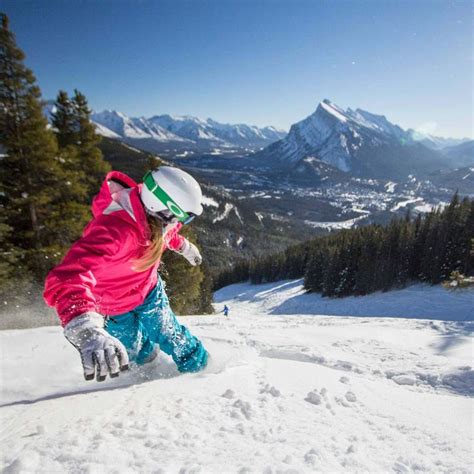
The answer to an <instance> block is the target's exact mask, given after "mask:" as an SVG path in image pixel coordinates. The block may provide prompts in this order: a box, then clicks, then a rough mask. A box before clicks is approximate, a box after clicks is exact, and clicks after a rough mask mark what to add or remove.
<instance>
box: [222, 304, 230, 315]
mask: <svg viewBox="0 0 474 474" xmlns="http://www.w3.org/2000/svg"><path fill="white" fill-rule="evenodd" d="M222 312H223V313H224V316H226V317H227V316H229V307H228V306H227V305H226V304H225V305H224V309H223V310H222Z"/></svg>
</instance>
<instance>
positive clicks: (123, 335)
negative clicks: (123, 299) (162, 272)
mask: <svg viewBox="0 0 474 474" xmlns="http://www.w3.org/2000/svg"><path fill="white" fill-rule="evenodd" d="M106 330H107V332H108V333H109V334H111V335H112V336H114V337H116V338H117V339H119V340H120V342H121V343H122V344H123V345H124V346H125V348H126V349H127V352H128V354H129V357H130V360H132V361H134V362H136V363H137V364H139V365H141V364H143V363H145V362H147V361H148V360H149V359H150V358H151V357H152V356H153V353H154V351H155V350H156V349H155V346H156V345H158V346H159V348H160V349H161V350H162V351H163V352H165V353H166V354H168V355H170V356H171V357H172V358H173V360H174V362H175V363H176V365H177V367H178V370H179V371H180V372H197V371H199V370H201V369H203V368H204V367H205V366H206V364H207V358H208V353H207V351H206V349H204V347H203V345H202V343H201V341H199V339H197V338H196V337H195V336H193V335H192V334H191V333H190V332H189V330H188V329H187V328H186V327H185V326H183V325H181V324H179V322H178V320H177V319H176V316H175V314H174V313H173V311H172V309H171V307H170V303H169V300H168V296H167V295H166V292H165V288H164V284H163V281H162V280H161V278H159V277H158V283H157V285H156V287H155V288H154V289H153V290H152V291H151V292H150V293H149V294H148V296H147V297H146V299H145V301H144V302H143V303H142V304H141V305H140V306H137V307H136V308H135V309H133V310H132V311H129V312H128V313H123V314H119V315H117V316H110V317H109V318H107V324H106Z"/></svg>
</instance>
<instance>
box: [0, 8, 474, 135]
mask: <svg viewBox="0 0 474 474" xmlns="http://www.w3.org/2000/svg"><path fill="white" fill-rule="evenodd" d="M472 8H473V7H472V3H471V2H470V1H467V0H466V1H447V0H444V1H435V0H423V1H417V0H414V1H404V0H397V1H388V0H373V1H368V0H366V1H362V0H360V1H359V0H352V1H348V0H331V1H319V0H285V1H280V0H267V1H263V0H252V1H249V0H235V1H231V0H193V1H191V0H189V1H180V0H173V1H159V0H154V1H146V0H128V1H125V0H103V1H98V0H96V1H81V0H74V1H73V0H68V1H66V0H64V1H57V0H47V1H46V0H44V1H43V0H41V1H40V0H36V1H27V0H2V2H1V9H2V11H5V12H6V13H7V14H8V15H9V16H10V24H11V29H12V30H13V31H14V32H15V33H16V36H17V41H18V43H19V45H20V47H21V48H22V49H23V50H24V51H25V53H26V55H27V64H28V66H29V67H31V68H32V69H33V71H34V72H35V74H36V76H37V78H38V82H39V85H40V87H41V89H42V91H43V96H44V97H45V98H48V99H49V98H54V97H55V95H56V93H57V91H58V90H59V89H66V90H69V91H71V90H72V89H74V88H78V89H80V90H81V91H82V92H84V93H85V94H86V96H87V97H88V98H89V102H90V104H91V106H92V107H93V108H94V109H96V110H102V109H104V108H110V109H117V110H120V111H122V112H124V113H126V114H128V115H132V116H137V115H144V116H151V115H154V114H161V113H170V114H189V115H197V116H201V117H212V118H214V119H216V120H219V121H224V122H231V123H237V122H245V123H251V124H257V125H269V124H271V125H275V126H278V127H281V128H285V129H288V128H289V126H290V125H291V124H292V123H294V122H296V121H299V120H301V119H303V118H304V117H305V116H307V115H309V114H310V113H312V112H313V111H314V110H315V108H316V106H317V104H318V102H319V101H320V100H322V99H324V98H329V99H331V100H332V101H333V102H335V103H337V104H338V105H340V106H342V107H344V108H345V107H351V108H357V107H360V108H363V109H365V110H369V111H371V112H374V113H380V114H384V115H386V116H387V118H388V119H389V120H391V121H393V122H396V123H398V124H400V125H401V126H402V127H405V128H408V127H412V128H421V129H422V130H426V131H429V132H433V133H434V134H436V135H442V136H455V137H460V136H472V135H473V117H472V116H473V102H472V99H473V97H472V94H473V59H474V57H473V55H474V53H473V36H472V31H473V20H472V18H473V16H472Z"/></svg>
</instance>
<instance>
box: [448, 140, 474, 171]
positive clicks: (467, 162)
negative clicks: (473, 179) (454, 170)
mask: <svg viewBox="0 0 474 474" xmlns="http://www.w3.org/2000/svg"><path fill="white" fill-rule="evenodd" d="M441 152H442V153H443V155H445V156H446V157H448V158H449V160H450V161H451V162H452V164H453V166H455V167H462V166H470V167H474V140H468V141H464V142H462V143H460V144H458V145H454V146H447V147H446V148H443V150H442V151H441Z"/></svg>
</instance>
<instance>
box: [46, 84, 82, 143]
mask: <svg viewBox="0 0 474 474" xmlns="http://www.w3.org/2000/svg"><path fill="white" fill-rule="evenodd" d="M54 106H55V109H56V110H55V111H54V112H53V114H52V125H53V129H54V131H55V132H56V138H57V140H58V145H59V147H60V148H66V147H67V146H69V145H76V146H77V140H78V138H77V133H76V131H77V130H76V127H75V117H74V106H73V103H72V101H71V100H70V99H69V97H68V94H67V92H66V91H59V93H58V96H57V98H56V102H55V103H54Z"/></svg>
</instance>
